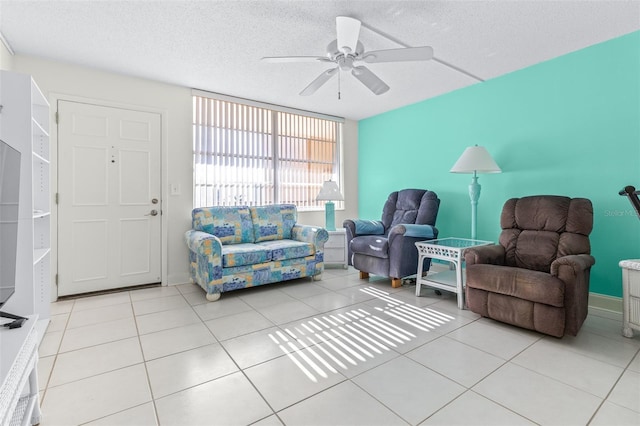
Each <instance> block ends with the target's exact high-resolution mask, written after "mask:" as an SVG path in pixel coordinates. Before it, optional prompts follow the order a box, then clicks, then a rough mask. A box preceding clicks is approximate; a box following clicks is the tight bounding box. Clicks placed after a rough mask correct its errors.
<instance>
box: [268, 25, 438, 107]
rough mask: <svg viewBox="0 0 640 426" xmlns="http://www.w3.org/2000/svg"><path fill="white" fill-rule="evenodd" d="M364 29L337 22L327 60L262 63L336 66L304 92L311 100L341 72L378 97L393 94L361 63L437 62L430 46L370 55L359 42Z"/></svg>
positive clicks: (274, 58) (276, 59)
mask: <svg viewBox="0 0 640 426" xmlns="http://www.w3.org/2000/svg"><path fill="white" fill-rule="evenodd" d="M361 25H362V24H361V22H360V21H359V20H357V19H354V18H349V17H347V16H338V17H337V18H336V29H337V38H336V39H335V40H333V41H332V42H331V43H329V45H328V46H327V55H326V56H268V57H264V58H262V60H263V61H267V62H326V63H333V64H335V65H336V66H335V67H334V68H330V69H328V70H326V71H324V72H323V73H322V74H320V75H319V76H318V77H316V79H315V80H313V81H312V82H311V83H310V84H309V85H308V86H307V87H305V88H304V89H303V90H302V92H300V95H302V96H309V95H312V94H313V93H315V92H316V90H318V89H319V88H320V87H322V85H323V84H325V83H326V82H327V81H329V80H330V79H331V78H332V77H333V76H335V75H336V74H338V73H339V71H340V70H342V71H350V72H351V74H352V75H353V76H354V77H355V78H356V79H357V80H358V81H360V82H361V83H362V84H364V85H365V86H366V87H367V88H368V89H369V90H371V91H372V92H373V93H374V94H376V95H381V94H383V93H385V92H386V91H388V90H389V86H387V84H386V83H385V82H384V81H382V80H381V79H380V78H379V77H378V76H377V75H375V74H374V73H373V72H372V71H371V70H370V69H369V68H367V67H365V66H364V65H360V63H362V62H364V63H367V64H373V63H378V62H407V61H428V60H429V59H431V58H433V48H432V47H430V46H421V47H406V48H400V49H387V50H373V51H370V52H367V51H365V50H364V46H363V45H362V43H361V42H360V41H359V40H358V37H359V35H360V27H361ZM338 96H339V94H338Z"/></svg>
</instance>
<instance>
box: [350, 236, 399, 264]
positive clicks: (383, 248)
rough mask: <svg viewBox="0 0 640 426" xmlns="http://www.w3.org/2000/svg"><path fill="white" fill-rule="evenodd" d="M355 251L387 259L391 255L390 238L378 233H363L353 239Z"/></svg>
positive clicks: (353, 249) (353, 250)
mask: <svg viewBox="0 0 640 426" xmlns="http://www.w3.org/2000/svg"><path fill="white" fill-rule="evenodd" d="M349 247H350V248H351V251H352V252H353V253H358V254H364V255H367V256H372V257H379V258H382V259H386V258H387V257H389V240H387V239H386V238H385V237H381V236H378V235H362V236H360V237H355V238H354V239H352V240H351V243H350V245H349Z"/></svg>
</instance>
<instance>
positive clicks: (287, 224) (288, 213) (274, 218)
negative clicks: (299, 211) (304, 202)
mask: <svg viewBox="0 0 640 426" xmlns="http://www.w3.org/2000/svg"><path fill="white" fill-rule="evenodd" d="M250 211H251V219H252V220H253V234H254V241H255V242H256V243H259V242H261V241H271V240H282V239H290V238H291V229H292V228H293V226H294V225H295V224H296V219H297V218H296V206H294V205H293V204H274V205H270V206H259V207H251V208H250Z"/></svg>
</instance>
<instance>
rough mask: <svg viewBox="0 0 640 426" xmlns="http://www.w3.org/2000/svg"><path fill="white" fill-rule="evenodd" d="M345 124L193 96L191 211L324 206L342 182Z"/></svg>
mask: <svg viewBox="0 0 640 426" xmlns="http://www.w3.org/2000/svg"><path fill="white" fill-rule="evenodd" d="M341 126H342V123H341V122H339V121H334V120H329V119H324V118H318V117H314V116H306V115H303V114H297V113H292V112H284V111H279V110H274V109H269V108H265V107H261V106H255V105H250V104H243V103H239V102H233V101H229V100H225V99H216V98H211V97H206V96H200V95H194V96H193V154H194V157H193V158H194V207H204V206H214V205H215V206H233V205H265V204H272V203H291V204H295V205H296V206H297V207H298V208H299V209H303V210H304V209H313V208H319V207H322V205H323V204H324V201H316V200H315V197H316V195H317V194H318V192H319V191H320V188H321V187H322V183H323V182H324V181H325V180H328V179H332V180H335V181H337V182H340V176H339V173H340V167H339V164H340V162H339V152H340V134H341Z"/></svg>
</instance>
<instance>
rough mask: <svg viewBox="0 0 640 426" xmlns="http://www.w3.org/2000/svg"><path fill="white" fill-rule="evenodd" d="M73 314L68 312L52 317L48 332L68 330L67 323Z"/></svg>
mask: <svg viewBox="0 0 640 426" xmlns="http://www.w3.org/2000/svg"><path fill="white" fill-rule="evenodd" d="M70 315H71V312H66V313H62V314H58V315H51V318H50V319H49V325H48V326H47V332H48V333H49V332H52V331H64V329H65V328H67V321H68V320H69V316H70Z"/></svg>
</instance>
